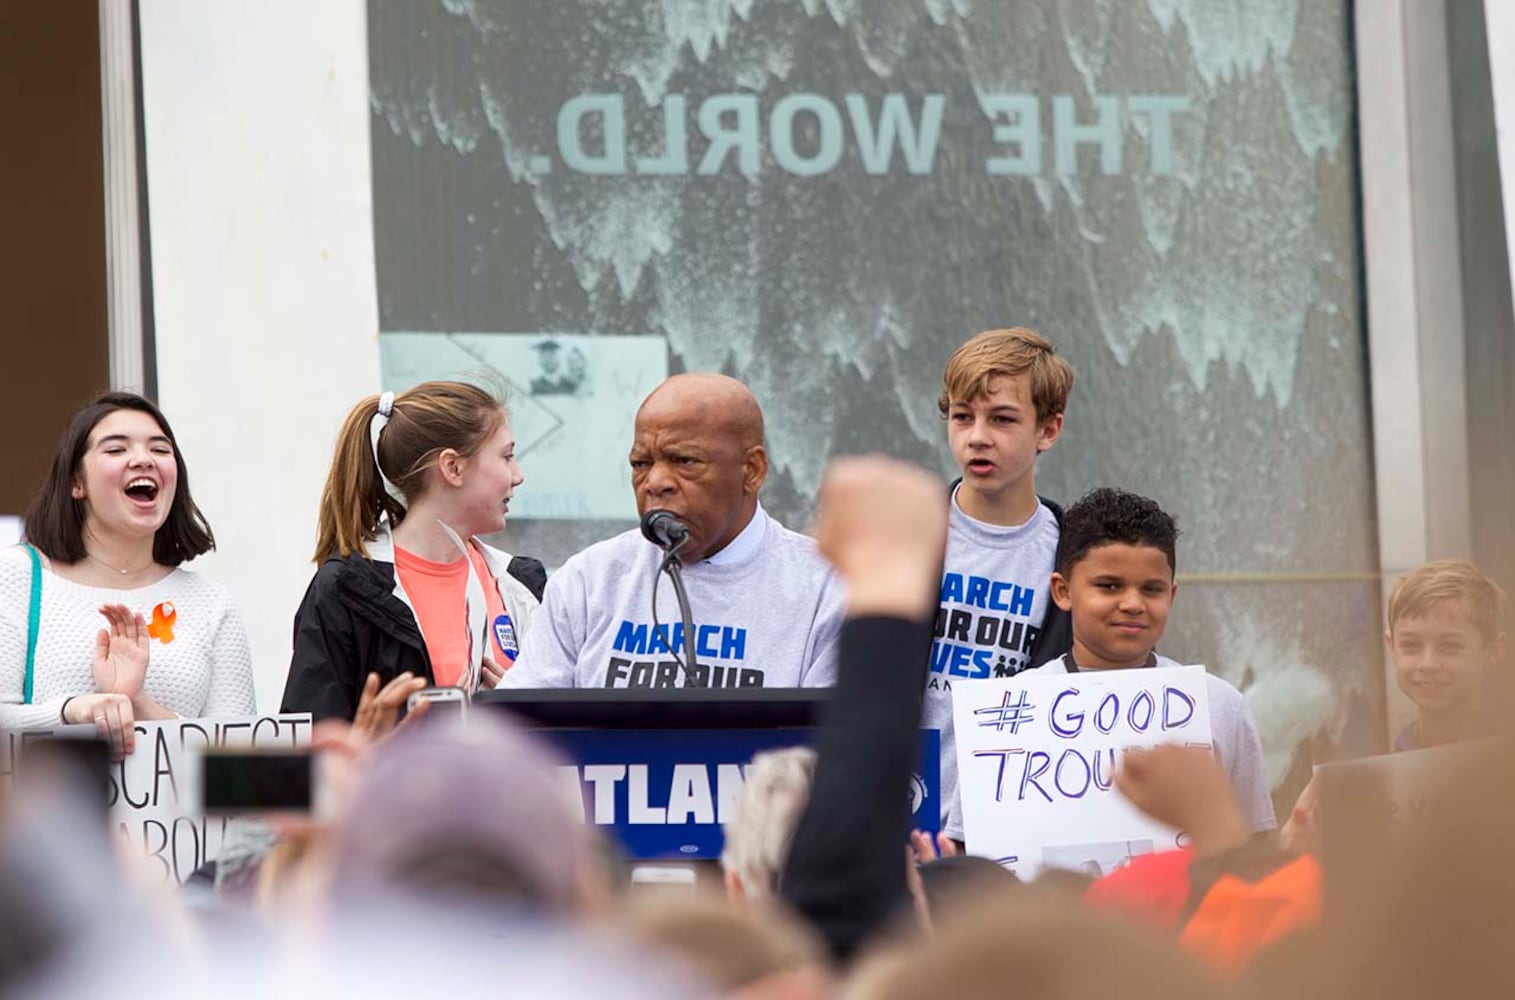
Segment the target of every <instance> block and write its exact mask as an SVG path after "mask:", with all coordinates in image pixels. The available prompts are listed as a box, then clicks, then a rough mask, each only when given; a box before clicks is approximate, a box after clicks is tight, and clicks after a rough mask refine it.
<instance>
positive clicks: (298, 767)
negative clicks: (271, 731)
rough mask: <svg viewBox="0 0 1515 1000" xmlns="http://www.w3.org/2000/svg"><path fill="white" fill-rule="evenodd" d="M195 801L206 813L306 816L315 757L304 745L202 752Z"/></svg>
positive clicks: (312, 795) (311, 795)
mask: <svg viewBox="0 0 1515 1000" xmlns="http://www.w3.org/2000/svg"><path fill="white" fill-rule="evenodd" d="M200 774H201V799H200V801H201V803H202V804H203V806H204V809H205V812H206V814H207V815H212V816H247V815H261V814H270V813H286V814H287V813H293V814H297V815H309V814H310V813H311V812H312V806H313V804H314V798H315V756H314V754H313V753H312V752H311V751H310V750H309V749H308V748H307V749H301V750H293V749H288V748H283V747H281V748H278V749H270V748H256V749H255V748H252V747H239V748H235V749H232V748H215V749H210V750H207V751H205V755H204V757H203V766H202V768H201V772H200Z"/></svg>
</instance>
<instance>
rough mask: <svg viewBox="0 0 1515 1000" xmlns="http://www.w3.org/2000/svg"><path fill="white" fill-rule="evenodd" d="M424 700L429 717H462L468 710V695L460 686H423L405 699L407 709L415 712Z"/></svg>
mask: <svg viewBox="0 0 1515 1000" xmlns="http://www.w3.org/2000/svg"><path fill="white" fill-rule="evenodd" d="M423 702H424V703H426V706H427V707H426V715H427V717H428V718H433V719H441V718H456V719H461V718H463V717H464V716H465V715H466V714H467V711H468V696H467V695H466V694H464V693H463V689H462V688H459V687H429V688H422V689H421V690H419V691H417V692H416V693H415V694H413V695H411V696H410V697H409V698H407V699H406V700H405V711H406V712H414V711H415V710H416V706H417V705H420V704H422V703H423Z"/></svg>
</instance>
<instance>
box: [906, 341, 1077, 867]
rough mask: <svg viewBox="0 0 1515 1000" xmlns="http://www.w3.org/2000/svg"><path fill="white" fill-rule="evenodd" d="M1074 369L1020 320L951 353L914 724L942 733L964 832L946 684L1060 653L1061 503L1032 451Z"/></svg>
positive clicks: (1052, 438) (952, 823)
mask: <svg viewBox="0 0 1515 1000" xmlns="http://www.w3.org/2000/svg"><path fill="white" fill-rule="evenodd" d="M1072 389H1073V369H1072V368H1071V367H1070V366H1069V365H1068V363H1067V362H1066V361H1064V360H1063V359H1062V358H1060V357H1058V356H1057V352H1056V351H1055V350H1054V349H1053V347H1052V345H1051V344H1050V343H1048V342H1047V341H1046V340H1045V339H1043V338H1042V337H1041V336H1039V335H1038V334H1036V333H1034V332H1033V331H1031V330H1027V329H1025V328H1023V327H1016V328H1014V329H1009V330H989V331H986V332H984V333H980V334H978V335H977V336H975V337H973V338H972V339H970V340H969V341H968V342H967V343H965V344H963V345H962V346H961V347H959V348H958V349H957V350H956V351H955V352H953V354H952V357H951V358H949V359H948V360H947V367H946V369H945V370H944V371H943V373H942V394H941V397H940V398H939V399H938V400H937V404H936V405H937V409H938V410H939V411H940V412H941V415H942V417H943V418H944V419H945V420H946V422H947V441H948V444H949V445H950V446H951V448H952V457H953V459H954V460H955V461H956V462H957V467H958V470H959V471H960V472H961V474H962V476H961V478H960V479H958V480H957V482H955V483H953V484H952V504H951V514H950V521H949V524H948V530H947V553H946V561H945V564H944V571H943V574H942V592H941V601H940V605H939V608H938V611H937V619H936V638H935V641H934V643H933V645H932V649H931V673H930V675H929V677H928V678H927V681H926V697H925V708H924V715H923V722H922V725H924V726H926V727H928V728H936V729H938V730H940V732H941V748H942V755H941V789H942V832H944V833H946V834H947V835H948V836H950V837H951V838H953V839H954V840H959V841H960V840H962V839H963V827H962V811H961V809H959V808H958V798H957V751H956V744H955V739H954V734H953V728H952V682H953V681H954V680H958V679H972V678H983V677H1009V676H1011V675H1013V674H1015V673H1017V672H1019V671H1021V670H1024V669H1026V667H1028V666H1032V665H1034V664H1037V663H1041V662H1042V661H1043V660H1046V659H1049V658H1051V657H1055V656H1058V655H1060V654H1062V653H1063V652H1065V651H1066V650H1067V649H1068V648H1069V647H1068V644H1069V642H1070V641H1071V632H1070V630H1069V625H1068V616H1067V615H1066V614H1064V613H1062V612H1061V611H1060V610H1059V609H1058V608H1057V606H1056V605H1055V604H1054V603H1053V602H1052V600H1051V599H1050V597H1049V593H1048V581H1049V580H1050V579H1051V576H1052V569H1053V564H1054V561H1055V558H1056V554H1057V542H1058V533H1059V525H1060V523H1061V520H1062V510H1061V509H1060V508H1059V507H1058V506H1057V505H1056V504H1054V503H1051V502H1050V501H1047V500H1043V499H1041V498H1039V497H1038V496H1037V494H1036V459H1037V457H1038V456H1039V455H1041V454H1042V453H1043V452H1045V451H1047V450H1048V449H1050V448H1051V447H1052V446H1053V445H1054V444H1056V443H1057V439H1058V436H1059V435H1060V434H1061V433H1062V429H1063V410H1064V408H1065V407H1066V406H1067V404H1068V395H1069V393H1070V392H1071V391H1072Z"/></svg>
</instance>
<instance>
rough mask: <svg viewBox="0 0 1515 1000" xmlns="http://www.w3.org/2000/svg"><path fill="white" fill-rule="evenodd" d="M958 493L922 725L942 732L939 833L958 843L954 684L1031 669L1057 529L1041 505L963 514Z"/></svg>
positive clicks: (959, 812) (949, 523)
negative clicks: (989, 518)
mask: <svg viewBox="0 0 1515 1000" xmlns="http://www.w3.org/2000/svg"><path fill="white" fill-rule="evenodd" d="M961 488H962V487H961V486H960V487H958V489H959V490H960V489H961ZM957 493H958V491H957V490H954V491H953V494H952V505H951V513H950V515H949V517H948V521H947V556H946V561H945V563H944V569H943V573H942V593H941V601H940V604H939V606H938V609H937V615H936V639H935V641H934V642H932V644H931V673H930V674H929V675H928V676H927V678H926V698H925V702H924V706H923V710H922V714H921V726H922V727H923V728H926V729H936V730H939V731H940V732H941V745H942V765H941V767H942V773H941V789H942V799H941V801H942V830H943V832H945V833H947V834H948V835H949V836H951V837H953V838H954V839H956V840H962V839H963V819H962V816H963V813H962V809H961V808H960V805H959V803H958V797H957V741H956V737H955V734H954V731H953V727H952V682H953V680H955V679H970V678H983V677H1010V676H1012V675H1014V674H1017V673H1019V672H1020V671H1022V670H1024V669H1026V668H1027V667H1028V666H1030V664H1028V663H1027V662H1026V658H1027V657H1028V656H1029V655H1030V652H1031V644H1032V643H1033V642H1035V641H1036V636H1037V633H1038V632H1039V630H1040V628H1041V623H1042V622H1043V621H1044V620H1046V617H1047V608H1048V602H1049V601H1050V600H1051V596H1050V595H1049V593H1048V591H1049V584H1050V581H1051V579H1052V569H1053V565H1054V563H1055V562H1056V559H1057V537H1058V530H1057V518H1056V517H1055V516H1054V515H1053V513H1052V511H1051V510H1050V509H1048V508H1047V506H1046V505H1045V504H1037V507H1036V513H1034V514H1032V515H1031V517H1030V519H1029V520H1027V521H1026V522H1025V523H1024V524H1018V525H1013V526H1010V527H1004V526H1002V525H998V524H988V523H986V522H984V521H978V520H975V519H974V518H971V517H969V516H968V515H967V514H965V513H963V509H962V508H961V507H960V506H958V502H957Z"/></svg>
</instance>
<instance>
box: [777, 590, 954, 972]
mask: <svg viewBox="0 0 1515 1000" xmlns="http://www.w3.org/2000/svg"><path fill="white" fill-rule="evenodd" d="M930 658H931V628H930V626H929V625H927V624H926V623H924V622H914V621H907V620H905V619H901V618H849V619H847V620H846V621H845V622H844V623H843V624H842V634H841V638H840V640H839V641H838V643H837V667H836V694H835V696H834V697H833V698H832V700H831V703H830V705H829V707H828V711H827V713H826V717H825V720H824V721H823V722H822V724H821V729H820V733H819V734H818V735H817V738H816V761H815V779H814V781H813V782H812V783H811V788H810V801H809V802H808V803H807V805H806V806H805V811H804V812H803V813H802V814H801V815H800V820H799V824H798V826H797V827H796V828H795V831H794V839H793V841H791V843H790V848H789V856H788V858H787V859H786V860H785V863H784V871H783V875H782V876H781V877H780V879H779V895H780V896H781V897H782V898H783V899H784V901H785V902H787V903H788V904H789V905H790V906H792V907H793V908H794V909H795V911H796V912H798V913H799V914H801V915H802V916H803V917H805V918H806V919H807V920H809V921H810V922H811V923H812V924H813V925H814V926H815V928H816V930H818V931H819V932H820V934H821V936H822V937H823V938H824V939H825V941H826V944H827V945H828V946H829V948H830V950H831V955H832V958H833V959H835V960H836V961H838V962H847V961H848V960H850V959H851V958H852V957H853V956H854V955H855V954H856V953H857V952H858V950H859V949H860V948H861V947H862V946H863V945H864V943H866V942H867V941H868V939H869V938H871V937H872V936H873V935H875V934H877V933H878V932H879V931H880V930H881V929H882V928H883V927H884V926H885V925H886V924H888V923H889V922H890V920H891V919H892V918H893V917H894V915H895V914H897V913H899V912H900V911H901V910H903V909H904V908H906V907H907V906H908V904H909V901H910V894H909V891H908V889H907V887H906V883H905V844H906V843H908V839H909V835H910V797H909V796H908V795H906V794H905V789H906V788H908V787H909V784H910V773H911V772H912V771H913V770H914V769H915V762H916V759H917V758H916V754H917V752H918V750H919V746H920V744H919V740H920V732H919V727H920V724H921V702H922V700H923V698H924V697H925V690H926V674H927V672H928V670H927V667H928V664H929V663H930Z"/></svg>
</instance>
